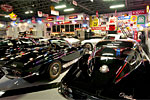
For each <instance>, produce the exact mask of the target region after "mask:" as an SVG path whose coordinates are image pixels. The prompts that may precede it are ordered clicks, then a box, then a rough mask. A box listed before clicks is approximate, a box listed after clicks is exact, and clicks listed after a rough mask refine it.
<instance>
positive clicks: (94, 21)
mask: <svg viewBox="0 0 150 100" xmlns="http://www.w3.org/2000/svg"><path fill="white" fill-rule="evenodd" d="M92 27H98V19H94V20H93V21H92Z"/></svg>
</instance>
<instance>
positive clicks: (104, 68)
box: [99, 65, 109, 73]
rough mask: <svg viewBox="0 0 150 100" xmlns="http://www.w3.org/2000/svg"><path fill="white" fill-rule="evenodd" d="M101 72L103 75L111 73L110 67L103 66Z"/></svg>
mask: <svg viewBox="0 0 150 100" xmlns="http://www.w3.org/2000/svg"><path fill="white" fill-rule="evenodd" d="M99 71H100V72H101V73H107V72H109V67H108V66H107V65H103V66H101V67H100V69H99Z"/></svg>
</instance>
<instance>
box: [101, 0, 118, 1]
mask: <svg viewBox="0 0 150 100" xmlns="http://www.w3.org/2000/svg"><path fill="white" fill-rule="evenodd" d="M103 1H115V0H103Z"/></svg>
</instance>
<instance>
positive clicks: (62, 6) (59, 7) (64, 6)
mask: <svg viewBox="0 0 150 100" xmlns="http://www.w3.org/2000/svg"><path fill="white" fill-rule="evenodd" d="M61 8H66V5H59V6H56V7H55V9H61Z"/></svg>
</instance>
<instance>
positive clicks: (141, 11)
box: [132, 10, 147, 15]
mask: <svg viewBox="0 0 150 100" xmlns="http://www.w3.org/2000/svg"><path fill="white" fill-rule="evenodd" d="M141 14H147V13H146V10H136V11H132V15H141Z"/></svg>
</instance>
